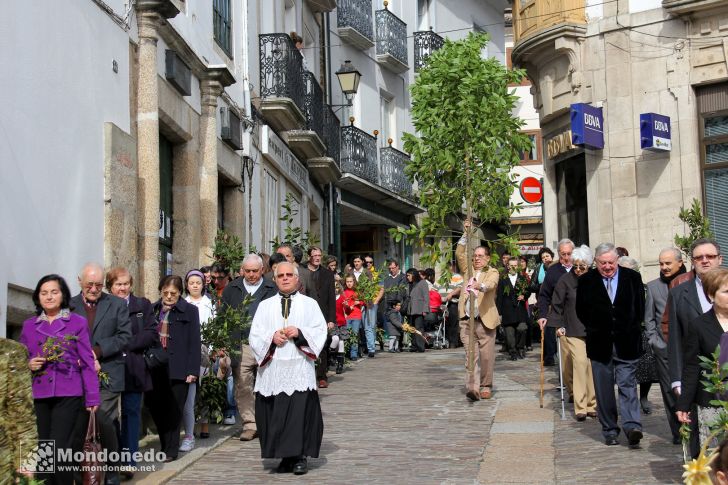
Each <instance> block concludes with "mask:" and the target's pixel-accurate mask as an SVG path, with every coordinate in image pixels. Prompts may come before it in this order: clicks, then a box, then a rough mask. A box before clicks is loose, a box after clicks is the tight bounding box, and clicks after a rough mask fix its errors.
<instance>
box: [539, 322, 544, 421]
mask: <svg viewBox="0 0 728 485" xmlns="http://www.w3.org/2000/svg"><path fill="white" fill-rule="evenodd" d="M543 374H544V368H543V327H541V397H540V398H539V400H538V403H539V405H540V407H543V378H544V375H543Z"/></svg>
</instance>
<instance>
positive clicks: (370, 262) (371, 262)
mask: <svg viewBox="0 0 728 485" xmlns="http://www.w3.org/2000/svg"><path fill="white" fill-rule="evenodd" d="M364 262H365V263H366V264H368V265H369V264H374V261H364Z"/></svg>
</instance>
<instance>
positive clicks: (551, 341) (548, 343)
mask: <svg viewBox="0 0 728 485" xmlns="http://www.w3.org/2000/svg"><path fill="white" fill-rule="evenodd" d="M557 250H558V253H559V262H558V263H556V264H552V265H551V266H549V268H548V270H546V276H545V277H544V280H543V283H542V284H541V288H540V289H539V293H538V300H537V302H538V314H539V316H540V318H539V319H538V324H539V326H540V327H541V328H542V329H544V327H545V329H544V341H543V342H542V343H541V345H543V347H544V349H543V354H544V356H543V365H546V366H552V365H555V362H554V357H555V356H556V333H555V329H554V327H550V326H549V327H547V326H546V315H548V314H549V307H550V306H551V296H552V295H553V293H554V288H556V283H558V282H559V279H561V277H562V276H564V275H565V274H566V273H568V272H569V271H571V267H572V265H573V261H572V258H571V254H572V253H573V252H574V243H573V242H572V241H571V239H562V240H561V241H559V244H558V246H557Z"/></svg>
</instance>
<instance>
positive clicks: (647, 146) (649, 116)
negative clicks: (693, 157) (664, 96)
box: [640, 113, 672, 152]
mask: <svg viewBox="0 0 728 485" xmlns="http://www.w3.org/2000/svg"><path fill="white" fill-rule="evenodd" d="M640 146H641V147H642V149H643V150H653V151H658V152H669V151H670V150H671V149H672V140H671V137H670V117H669V116H664V115H658V114H657V113H642V114H641V115H640Z"/></svg>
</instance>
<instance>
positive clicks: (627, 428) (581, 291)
mask: <svg viewBox="0 0 728 485" xmlns="http://www.w3.org/2000/svg"><path fill="white" fill-rule="evenodd" d="M618 258H619V256H618V254H617V250H616V248H615V247H614V244H611V243H602V244H600V245H599V246H597V248H596V251H595V257H594V260H595V261H596V266H597V269H596V271H594V270H591V271H589V272H588V273H587V274H585V275H583V276H581V277H580V278H579V284H578V286H577V291H576V314H577V316H578V317H579V320H581V322H582V323H583V324H584V328H585V330H586V352H587V356H588V357H589V358H590V359H591V361H592V375H593V376H594V391H595V394H596V397H597V416H598V417H599V422H600V423H601V425H602V435H603V436H604V439H605V442H606V444H607V445H616V444H618V441H617V435H619V427H618V426H617V419H618V415H617V401H616V399H615V397H614V384H615V381H616V384H617V387H618V388H619V412H620V413H621V415H622V430H623V431H624V434H625V435H626V436H627V439H628V440H629V441H628V442H629V446H630V448H637V447H639V443H640V440H641V439H642V422H641V419H640V404H639V399H638V398H637V380H636V377H635V373H636V370H637V361H638V360H639V357H640V346H641V337H642V319H643V318H644V316H645V292H644V286H643V284H642V277H641V276H640V274H639V273H638V272H636V271H634V270H631V269H629V268H621V267H619V266H618V265H617V259H618Z"/></svg>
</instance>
